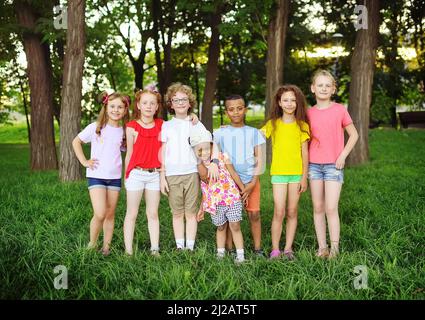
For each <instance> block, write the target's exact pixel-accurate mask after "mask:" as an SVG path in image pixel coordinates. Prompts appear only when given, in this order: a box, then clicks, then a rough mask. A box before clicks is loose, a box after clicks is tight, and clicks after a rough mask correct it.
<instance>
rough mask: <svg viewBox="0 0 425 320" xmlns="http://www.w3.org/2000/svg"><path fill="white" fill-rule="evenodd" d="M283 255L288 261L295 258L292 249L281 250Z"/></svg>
mask: <svg viewBox="0 0 425 320" xmlns="http://www.w3.org/2000/svg"><path fill="white" fill-rule="evenodd" d="M283 254H284V256H285V257H286V258H287V259H288V260H289V261H294V260H295V255H294V251H292V250H285V251H283Z"/></svg>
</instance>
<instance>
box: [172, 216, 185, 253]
mask: <svg viewBox="0 0 425 320" xmlns="http://www.w3.org/2000/svg"><path fill="white" fill-rule="evenodd" d="M173 231H174V238H175V239H176V240H177V239H183V241H184V212H179V213H175V212H173ZM183 246H184V243H183Z"/></svg>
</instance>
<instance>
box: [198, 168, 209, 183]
mask: <svg viewBox="0 0 425 320" xmlns="http://www.w3.org/2000/svg"><path fill="white" fill-rule="evenodd" d="M198 173H199V177H200V178H201V180H202V181H204V182H205V183H208V169H207V168H206V167H205V166H204V164H203V163H200V164H198Z"/></svg>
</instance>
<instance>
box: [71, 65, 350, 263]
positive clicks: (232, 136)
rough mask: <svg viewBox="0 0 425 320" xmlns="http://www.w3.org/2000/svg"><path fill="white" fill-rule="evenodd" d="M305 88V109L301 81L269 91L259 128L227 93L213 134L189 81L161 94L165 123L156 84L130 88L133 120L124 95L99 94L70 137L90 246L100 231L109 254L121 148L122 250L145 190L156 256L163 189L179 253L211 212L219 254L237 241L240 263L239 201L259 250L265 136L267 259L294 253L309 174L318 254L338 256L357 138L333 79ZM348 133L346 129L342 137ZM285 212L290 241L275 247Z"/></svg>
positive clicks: (128, 244) (318, 79)
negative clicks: (86, 146)
mask: <svg viewBox="0 0 425 320" xmlns="http://www.w3.org/2000/svg"><path fill="white" fill-rule="evenodd" d="M311 90H312V92H313V93H314V95H315V97H316V101H317V103H316V105H315V106H313V107H311V108H310V109H308V110H307V104H306V100H305V96H304V94H303V93H302V91H301V90H300V89H299V88H298V87H296V86H294V85H284V86H281V87H280V88H279V89H278V90H277V92H276V94H275V96H274V98H273V104H272V106H271V109H270V115H269V118H268V120H267V121H266V123H265V125H264V126H263V127H262V128H261V129H260V130H258V129H255V128H253V127H250V126H246V125H245V115H246V112H247V107H246V105H245V102H244V100H243V98H242V97H241V96H239V95H232V96H229V97H227V98H226V100H225V111H226V115H227V116H228V118H229V119H230V125H228V126H222V127H221V128H219V129H218V130H216V131H215V132H214V135H212V134H211V133H210V132H209V131H208V130H207V129H206V128H205V127H204V126H203V125H202V123H201V122H199V119H198V118H197V117H196V115H194V114H193V113H192V111H193V108H194V107H195V106H196V99H195V97H194V95H193V93H192V90H191V88H190V87H188V86H186V85H183V84H181V83H175V84H173V85H171V86H170V87H169V88H168V89H167V93H166V95H165V102H164V103H165V104H166V106H167V108H168V110H169V112H170V113H171V114H172V115H173V117H172V119H171V120H169V121H163V120H162V119H160V118H159V117H158V113H159V111H160V110H161V107H162V99H161V95H160V94H159V92H158V91H157V90H156V88H154V87H147V88H145V89H143V90H139V91H138V92H137V93H136V96H135V106H134V111H133V117H132V118H133V120H132V121H129V107H130V98H129V97H128V96H126V95H122V94H119V93H113V94H110V95H108V94H107V93H103V94H102V95H101V96H100V98H99V102H101V104H102V109H101V111H100V114H99V118H98V120H97V122H95V123H92V124H90V125H89V126H87V127H86V128H85V129H84V130H83V131H82V132H81V133H79V134H78V136H77V137H76V138H75V139H74V141H73V147H74V150H75V153H76V156H77V158H78V159H79V161H80V162H81V164H82V165H83V166H84V167H86V168H87V174H86V175H87V179H88V185H89V187H88V188H89V194H90V199H91V202H92V206H93V211H94V214H93V218H92V220H91V223H90V242H89V244H88V247H89V248H95V247H96V243H97V239H98V237H99V234H100V232H101V230H102V228H103V232H104V238H103V246H102V248H101V249H100V251H101V252H102V253H103V254H104V255H108V254H109V253H110V245H111V240H112V234H113V230H114V217H115V208H116V205H117V202H118V197H119V191H120V188H121V172H122V161H121V152H122V151H125V150H126V156H125V168H124V172H125V188H126V191H127V192H126V195H127V211H126V216H125V219H124V227H123V229H124V244H125V252H126V254H128V255H132V254H133V237H134V231H135V223H136V219H137V215H138V211H139V206H140V202H141V199H142V197H143V194H144V198H145V204H146V215H147V220H148V230H149V236H150V242H151V253H152V255H155V256H157V255H159V234H160V231H159V218H158V208H159V201H160V196H161V193H162V194H164V195H166V196H167V197H168V200H169V205H170V208H171V212H172V222H173V231H174V237H175V241H176V248H177V250H183V249H187V250H194V246H195V239H196V234H197V226H198V222H200V221H201V220H203V219H204V212H207V213H209V214H210V216H211V220H212V222H213V224H214V225H215V226H216V227H217V231H216V242H217V257H218V258H222V257H224V256H225V254H226V250H231V249H232V247H233V244H234V246H235V248H236V257H235V262H237V263H241V262H243V261H244V260H245V253H244V241H243V235H242V232H241V226H240V222H241V220H242V217H243V214H242V213H243V209H244V208H245V210H246V212H247V215H248V217H249V221H250V228H251V234H252V239H253V244H254V253H255V254H256V255H259V256H264V251H263V249H262V246H261V218H260V181H259V177H260V175H261V174H262V173H263V172H264V168H265V155H266V148H265V143H266V138H271V141H272V163H271V169H270V175H271V183H272V188H273V199H274V214H273V219H272V225H271V240H272V250H271V252H270V258H277V257H280V256H284V257H286V258H287V259H289V260H293V259H294V258H295V256H294V251H293V242H294V238H295V233H296V229H297V212H298V201H299V199H300V195H301V193H302V192H304V191H306V190H307V180H310V190H311V195H312V201H313V207H314V225H315V230H316V235H317V240H318V246H319V247H318V250H317V256H319V257H335V256H337V255H338V253H339V236H340V235H339V233H340V226H339V216H338V201H339V195H340V191H341V186H342V183H343V169H344V164H345V159H346V157H347V156H348V154H349V153H350V151H351V150H352V148H353V147H354V144H355V143H356V141H357V139H358V135H357V131H356V129H355V127H354V125H353V123H352V120H351V118H350V116H349V114H348V112H347V110H346V108H345V107H344V106H342V105H340V104H338V103H335V102H332V100H331V97H332V95H333V94H334V93H335V90H336V83H335V79H334V78H333V76H332V75H331V74H330V73H329V72H327V71H325V70H319V71H317V72H316V73H315V74H314V76H313V79H312V85H311ZM344 130H345V131H346V132H347V134H348V136H349V139H348V141H347V143H346V144H344ZM88 142H90V143H91V155H90V159H89V160H87V159H86V158H85V156H84V153H83V150H82V146H81V145H82V143H88ZM200 190H201V193H202V200H201V199H200V197H199V195H200ZM200 200H201V201H200ZM285 216H286V233H285V236H286V242H285V247H284V249H283V250H282V251H281V250H280V238H281V234H282V224H283V219H284V217H285ZM326 220H327V223H328V226H329V235H330V241H331V242H330V244H331V246H330V250H329V248H328V245H327V240H326Z"/></svg>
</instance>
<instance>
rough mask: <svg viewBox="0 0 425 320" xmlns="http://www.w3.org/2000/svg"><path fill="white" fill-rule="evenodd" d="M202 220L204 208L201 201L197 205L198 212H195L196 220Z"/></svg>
mask: <svg viewBox="0 0 425 320" xmlns="http://www.w3.org/2000/svg"><path fill="white" fill-rule="evenodd" d="M202 220H204V209H203V207H202V203H201V206H200V207H199V210H198V213H197V214H196V221H198V222H201V221H202Z"/></svg>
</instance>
